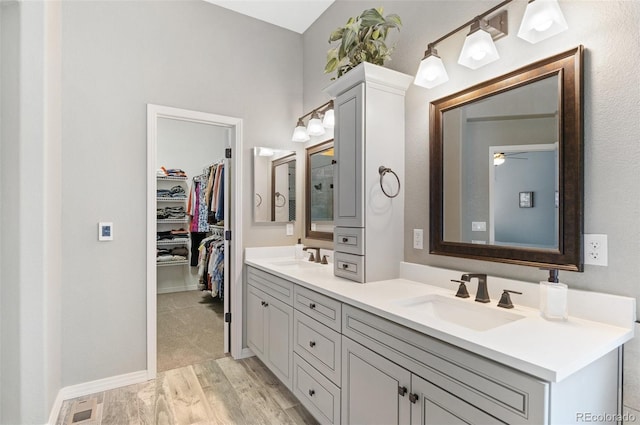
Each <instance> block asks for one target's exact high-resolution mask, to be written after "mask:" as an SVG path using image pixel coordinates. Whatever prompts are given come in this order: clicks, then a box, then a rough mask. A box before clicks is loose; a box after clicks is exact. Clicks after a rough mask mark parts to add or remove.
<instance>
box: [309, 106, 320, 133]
mask: <svg viewBox="0 0 640 425" xmlns="http://www.w3.org/2000/svg"><path fill="white" fill-rule="evenodd" d="M307 134H308V135H309V136H322V135H323V134H324V127H323V125H322V121H320V114H318V111H313V113H312V114H311V119H310V120H309V124H307Z"/></svg>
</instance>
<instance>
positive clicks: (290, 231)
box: [286, 223, 293, 236]
mask: <svg viewBox="0 0 640 425" xmlns="http://www.w3.org/2000/svg"><path fill="white" fill-rule="evenodd" d="M286 232H287V236H293V224H291V223H287V226H286Z"/></svg>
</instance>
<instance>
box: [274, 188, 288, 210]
mask: <svg viewBox="0 0 640 425" xmlns="http://www.w3.org/2000/svg"><path fill="white" fill-rule="evenodd" d="M278 198H282V204H278ZM274 202H275V204H276V207H278V208H280V207H284V205H285V204H286V203H287V198H285V197H284V195H283V194H282V193H280V192H276V193H275V199H274Z"/></svg>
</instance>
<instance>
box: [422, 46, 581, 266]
mask: <svg viewBox="0 0 640 425" xmlns="http://www.w3.org/2000/svg"><path fill="white" fill-rule="evenodd" d="M582 56H583V47H582V46H579V47H577V48H575V49H572V50H570V51H567V52H564V53H561V54H558V55H555V56H552V57H550V58H548V59H544V60H541V61H539V62H535V63H533V64H530V65H528V66H526V67H523V68H521V69H518V70H516V71H513V72H511V73H508V74H506V75H503V76H501V77H497V78H495V79H492V80H489V81H487V82H485V83H482V84H479V85H476V86H473V87H471V88H469V89H466V90H463V91H461V92H458V93H455V94H453V95H450V96H447V97H445V98H442V99H439V100H435V101H433V102H431V104H430V129H429V130H430V134H429V139H430V160H429V163H430V204H431V214H430V241H429V242H430V243H429V248H430V250H429V252H430V253H431V254H436V255H448V256H455V257H464V258H471V259H477V260H485V261H497V262H502V263H511V264H520V265H528V266H535V267H553V268H558V269H562V270H572V271H582V266H583V264H582V233H583V130H582V129H583V118H582V116H583V114H582V66H583V65H582Z"/></svg>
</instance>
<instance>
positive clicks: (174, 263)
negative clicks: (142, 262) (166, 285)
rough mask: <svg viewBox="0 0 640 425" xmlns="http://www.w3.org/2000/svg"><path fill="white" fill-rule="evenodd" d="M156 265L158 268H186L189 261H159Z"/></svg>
mask: <svg viewBox="0 0 640 425" xmlns="http://www.w3.org/2000/svg"><path fill="white" fill-rule="evenodd" d="M156 264H157V266H158V267H169V266H186V265H187V264H189V260H176V261H160V262H157V263H156Z"/></svg>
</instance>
